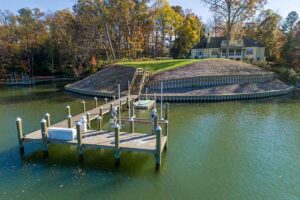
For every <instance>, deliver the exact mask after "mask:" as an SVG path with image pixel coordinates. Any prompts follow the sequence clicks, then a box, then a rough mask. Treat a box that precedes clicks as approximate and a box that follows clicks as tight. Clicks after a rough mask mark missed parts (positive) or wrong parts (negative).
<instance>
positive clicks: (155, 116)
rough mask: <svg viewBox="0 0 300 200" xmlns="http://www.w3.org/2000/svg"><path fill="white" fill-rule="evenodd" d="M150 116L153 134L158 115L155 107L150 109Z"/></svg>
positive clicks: (156, 125)
mask: <svg viewBox="0 0 300 200" xmlns="http://www.w3.org/2000/svg"><path fill="white" fill-rule="evenodd" d="M151 117H152V120H153V129H152V134H155V132H156V129H157V127H158V116H157V111H156V109H153V110H152V113H151Z"/></svg>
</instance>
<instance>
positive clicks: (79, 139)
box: [76, 122, 83, 161]
mask: <svg viewBox="0 0 300 200" xmlns="http://www.w3.org/2000/svg"><path fill="white" fill-rule="evenodd" d="M80 127H81V123H80V122H77V123H76V133H77V151H78V157H79V160H80V161H81V160H83V148H82V133H81V128H80Z"/></svg>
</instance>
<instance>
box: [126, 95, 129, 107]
mask: <svg viewBox="0 0 300 200" xmlns="http://www.w3.org/2000/svg"><path fill="white" fill-rule="evenodd" d="M126 107H127V109H129V96H128V97H126Z"/></svg>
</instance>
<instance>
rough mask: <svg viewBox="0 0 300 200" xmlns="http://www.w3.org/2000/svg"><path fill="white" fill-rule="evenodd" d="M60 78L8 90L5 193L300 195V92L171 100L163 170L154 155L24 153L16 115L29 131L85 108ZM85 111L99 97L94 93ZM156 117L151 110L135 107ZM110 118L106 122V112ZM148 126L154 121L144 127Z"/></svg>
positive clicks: (0, 139) (2, 167)
mask: <svg viewBox="0 0 300 200" xmlns="http://www.w3.org/2000/svg"><path fill="white" fill-rule="evenodd" d="M81 100H82V97H78V96H74V95H70V94H67V93H65V92H64V91H63V86H62V85H47V86H35V87H31V88H4V87H2V88H0V199H72V200H77V199H206V200H209V199H213V200H215V199H224V200H227V199H228V200H240V199H244V200H247V199H249V200H253V199H288V200H293V199H295V200H296V199H300V101H299V100H300V99H299V98H298V97H285V98H274V99H268V100H262V101H245V102H226V103H190V104H186V103H182V104H181V103H178V104H170V116H169V118H170V120H169V121H170V127H169V128H170V130H169V148H168V150H167V152H165V153H164V154H163V159H162V167H161V170H160V171H159V172H158V171H155V160H154V156H153V155H151V154H143V153H122V154H121V166H120V167H119V168H116V167H115V166H114V159H113V152H112V151H108V150H86V151H85V152H84V158H85V160H84V162H83V163H79V162H78V159H77V152H76V147H66V146H61V145H50V147H49V158H48V159H43V156H42V152H41V151H40V150H39V149H40V145H39V144H38V143H37V144H32V145H26V146H25V151H26V156H25V158H23V159H20V156H19V152H18V144H17V133H16V127H15V119H16V117H18V116H20V117H21V118H22V119H23V126H24V130H25V132H26V133H28V132H30V131H33V130H36V129H38V128H39V127H40V124H39V122H40V120H41V118H42V117H43V116H44V114H45V113H46V112H49V113H50V114H51V118H52V123H53V122H58V121H60V120H62V119H64V118H65V116H66V110H65V106H66V105H70V106H71V109H72V113H73V114H77V113H79V112H80V111H81V109H82V106H81V104H80V101H81ZM86 101H87V102H88V103H87V108H89V107H91V106H92V99H86ZM137 115H138V116H143V117H145V116H149V114H148V112H145V111H140V112H137ZM106 121H108V120H107V119H106ZM140 130H143V131H145V130H150V127H140Z"/></svg>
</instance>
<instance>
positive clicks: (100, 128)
mask: <svg viewBox="0 0 300 200" xmlns="http://www.w3.org/2000/svg"><path fill="white" fill-rule="evenodd" d="M97 129H98V131H102V117H101V116H98V117H97Z"/></svg>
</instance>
